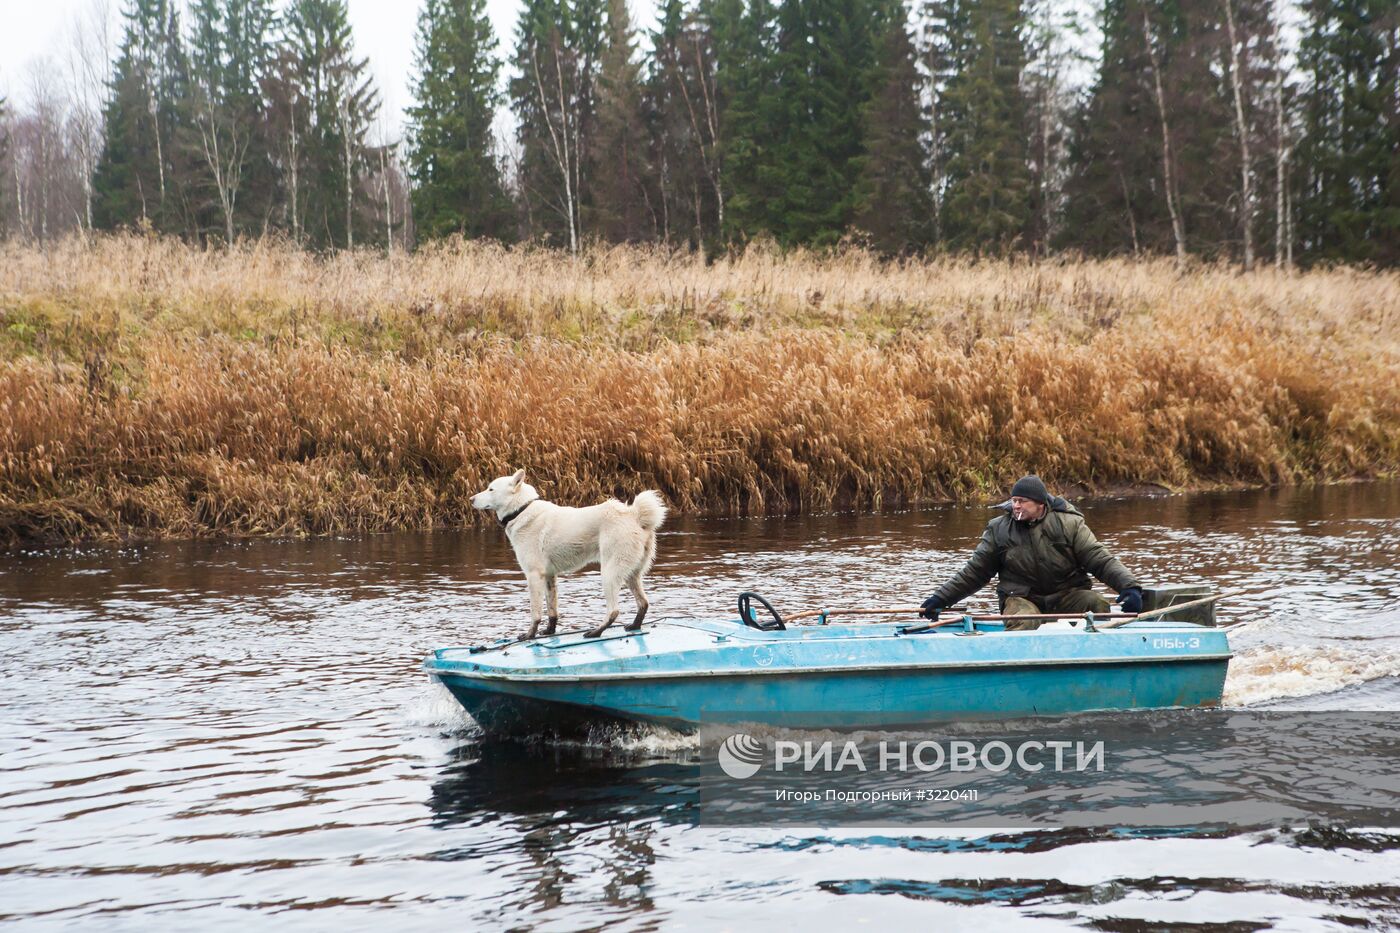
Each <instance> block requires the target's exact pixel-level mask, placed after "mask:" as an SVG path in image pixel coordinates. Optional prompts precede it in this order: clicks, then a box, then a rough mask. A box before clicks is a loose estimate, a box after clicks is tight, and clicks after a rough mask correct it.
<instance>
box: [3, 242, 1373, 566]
mask: <svg viewBox="0 0 1400 933" xmlns="http://www.w3.org/2000/svg"><path fill="white" fill-rule="evenodd" d="M1398 334H1400V277H1397V276H1396V275H1395V274H1393V273H1372V272H1365V271H1360V270H1355V269H1330V270H1319V271H1314V272H1308V273H1301V274H1300V273H1283V272H1276V271H1272V270H1268V271H1261V272H1258V273H1255V274H1252V275H1248V276H1245V275H1240V274H1238V273H1237V272H1234V271H1231V270H1228V269H1225V268H1218V267H1210V266H1202V267H1196V268H1192V269H1189V270H1186V271H1184V272H1183V271H1179V270H1177V269H1176V267H1174V266H1173V265H1171V264H1169V263H1166V262H1157V261H1142V262H1130V261H1106V262H1070V261H1060V262H1049V263H1038V264H1035V263H1026V262H971V261H961V260H943V259H939V260H929V261H920V262H904V263H897V264H886V263H881V262H879V261H878V260H877V259H876V258H874V257H872V256H870V255H868V254H865V253H862V252H858V251H848V252H842V253H837V254H832V255H816V254H805V253H798V254H790V255H780V254H778V253H777V252H775V251H772V250H768V249H763V248H755V249H751V250H749V251H748V252H746V253H743V254H740V255H736V256H733V257H729V258H724V259H720V260H718V261H714V262H711V263H708V264H707V263H706V262H704V261H703V260H702V259H700V258H698V257H695V256H692V255H688V254H675V253H668V252H664V251H659V250H647V249H620V248H619V249H601V248H600V249H595V250H593V251H591V252H588V253H586V254H585V255H583V256H581V257H578V258H574V257H570V256H567V255H562V254H559V253H554V252H547V251H539V250H505V249H502V248H499V247H492V246H484V245H480V244H469V243H451V244H447V245H444V246H441V247H436V248H431V249H427V250H423V251H421V252H419V253H416V254H414V255H412V256H402V255H396V256H393V257H387V258H386V257H384V256H383V255H374V254H369V253H354V254H340V255H336V256H330V257H315V256H312V255H309V254H306V253H304V252H301V251H298V250H296V249H293V248H290V247H288V246H286V245H279V244H271V243H260V244H252V245H246V246H241V247H238V248H236V249H234V250H231V251H204V250H200V249H197V248H192V247H188V246H185V245H182V244H179V243H177V242H173V241H169V240H160V239H143V238H139V237H111V238H100V239H96V240H94V241H91V242H87V243H84V242H82V241H78V240H72V241H67V242H64V243H62V244H59V245H57V246H54V247H51V248H49V249H47V250H42V251H41V250H38V249H34V248H31V247H26V246H22V245H17V244H8V245H5V246H3V247H0V543H4V544H8V545H15V544H20V543H26V542H31V541H69V540H77V539H81V538H88V537H110V538H124V537H130V536H168V535H174V536H189V535H203V534H234V535H257V534H297V533H324V532H335V531H351V530H353V531H368V530H380V529H394V528H430V527H440V526H453V525H460V524H462V523H465V522H469V521H473V520H475V518H474V516H472V515H471V510H470V507H469V503H468V499H469V497H470V495H471V494H472V493H474V492H476V491H477V490H479V489H480V488H482V486H483V485H484V483H485V482H486V481H487V480H489V479H490V478H491V477H494V476H497V475H500V474H502V473H505V472H508V471H509V470H510V469H513V468H514V467H516V466H525V467H526V468H527V469H528V470H529V471H530V473H531V476H532V481H533V482H534V483H535V484H536V485H537V486H539V487H540V488H541V490H542V491H543V492H544V493H545V494H546V495H547V496H549V497H550V498H552V499H555V500H557V501H561V502H569V503H576V504H584V503H588V502H593V501H597V500H598V499H599V498H601V497H603V496H607V495H619V496H630V495H631V494H632V493H635V492H636V491H637V490H640V489H642V488H646V487H655V488H658V489H660V490H661V491H662V493H663V494H664V495H665V496H666V498H667V500H668V501H669V502H670V504H671V505H672V506H673V507H675V508H678V509H681V510H683V511H711V512H713V511H728V512H759V511H776V510H820V509H829V508H835V507H853V508H863V509H871V508H886V507H892V506H900V505H905V504H911V503H920V502H933V501H946V500H950V499H953V500H960V499H973V498H977V497H983V496H988V495H992V494H994V493H995V491H997V490H999V489H1001V488H1004V486H1005V485H1006V484H1007V483H1009V482H1010V481H1012V480H1014V479H1015V478H1016V477H1017V476H1019V475H1020V474H1021V473H1023V472H1026V471H1030V470H1034V471H1037V472H1039V473H1041V474H1042V475H1043V476H1045V477H1046V478H1047V481H1048V482H1050V483H1051V485H1052V487H1054V486H1059V487H1061V488H1067V487H1071V486H1073V487H1076V488H1080V489H1089V490H1096V489H1106V488H1117V487H1122V486H1131V485H1139V484H1147V483H1151V484H1158V485H1162V486H1166V487H1169V488H1174V489H1179V488H1190V487H1196V486H1201V485H1210V484H1218V483H1229V484H1238V483H1244V484H1271V483H1290V482H1298V481H1310V480H1333V479H1341V478H1348V477H1354V476H1371V475H1379V474H1393V473H1394V472H1396V471H1397V468H1398V467H1400V379H1397V377H1396V373H1397V372H1400V340H1397V335H1398Z"/></svg>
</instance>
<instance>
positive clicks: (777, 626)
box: [739, 593, 787, 632]
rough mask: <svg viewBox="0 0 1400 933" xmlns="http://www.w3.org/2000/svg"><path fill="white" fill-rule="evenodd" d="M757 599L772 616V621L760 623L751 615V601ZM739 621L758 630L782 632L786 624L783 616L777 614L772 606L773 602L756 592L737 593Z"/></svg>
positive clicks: (785, 628)
mask: <svg viewBox="0 0 1400 933" xmlns="http://www.w3.org/2000/svg"><path fill="white" fill-rule="evenodd" d="M754 600H758V602H760V603H761V604H762V605H763V608H764V609H767V610H768V613H769V614H770V615H771V616H772V617H773V621H772V622H768V623H760V622H759V621H758V619H756V618H754V615H753V601H754ZM739 621H740V622H743V623H744V624H745V625H747V626H749V627H750V628H756V629H758V630H759V631H760V632H784V631H787V625H786V624H784V622H783V617H782V616H780V615H778V610H776V609H774V608H773V604H772V603H770V602H769V601H768V600H766V599H764V598H763V597H762V596H759V595H758V594H757V593H740V594H739Z"/></svg>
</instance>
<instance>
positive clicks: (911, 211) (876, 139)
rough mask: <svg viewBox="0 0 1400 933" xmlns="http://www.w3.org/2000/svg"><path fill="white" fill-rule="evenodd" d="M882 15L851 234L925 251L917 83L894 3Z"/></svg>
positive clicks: (927, 208)
mask: <svg viewBox="0 0 1400 933" xmlns="http://www.w3.org/2000/svg"><path fill="white" fill-rule="evenodd" d="M891 7H892V8H891V9H890V10H889V11H888V12H887V14H886V20H885V26H884V33H885V35H884V41H883V44H882V46H881V49H880V53H879V57H878V65H877V67H876V69H875V71H874V73H873V75H872V88H873V93H872V96H871V99H870V101H869V102H868V103H867V104H866V106H865V112H864V130H865V154H864V155H863V156H861V157H860V159H859V160H858V162H859V168H860V176H859V182H858V184H857V187H856V214H855V219H854V223H855V226H856V228H857V229H859V230H862V231H864V232H865V233H867V234H869V236H870V239H871V245H873V246H874V247H875V248H876V249H878V250H880V251H881V252H883V253H889V254H898V253H907V252H911V251H915V250H919V249H922V248H924V247H925V246H927V245H928V244H929V242H930V240H931V238H932V233H933V203H932V193H933V179H932V174H931V172H930V171H929V154H928V152H927V151H926V150H925V148H924V143H923V133H924V129H925V127H926V126H927V125H928V114H927V112H926V108H925V107H924V105H923V103H922V102H921V100H920V93H921V91H922V89H923V85H924V81H923V77H922V76H921V75H920V74H919V71H918V68H917V66H916V64H915V60H916V56H917V52H916V51H915V49H914V43H913V41H912V40H911V38H910V36H909V29H908V25H907V23H906V22H905V19H904V9H903V5H902V3H900V2H899V0H895V2H894V3H892V4H891Z"/></svg>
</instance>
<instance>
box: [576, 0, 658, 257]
mask: <svg viewBox="0 0 1400 933" xmlns="http://www.w3.org/2000/svg"><path fill="white" fill-rule="evenodd" d="M607 13H608V32H607V47H606V49H605V50H604V52H603V58H602V64H601V70H600V74H599V76H598V85H597V87H598V90H597V110H598V115H597V127H596V133H595V140H594V144H593V146H592V147H591V152H590V156H591V160H590V161H591V165H590V170H589V172H588V174H589V176H590V177H591V178H592V179H593V191H592V203H593V209H592V212H591V214H592V216H591V218H590V219H588V220H587V223H586V225H587V227H588V228H589V229H592V230H596V231H597V233H598V235H599V236H601V237H602V238H603V239H604V240H607V241H608V242H610V243H635V242H640V241H642V240H647V239H651V238H652V237H653V236H654V234H655V224H654V222H653V220H652V216H651V211H650V209H649V206H648V198H647V190H646V185H647V181H648V178H649V175H650V172H651V167H650V165H649V159H648V139H647V132H646V125H645V121H644V115H643V112H642V88H641V66H640V65H639V64H637V63H636V62H635V61H634V60H633V58H634V46H633V38H632V22H631V17H630V15H629V14H628V12H627V3H626V0H608V4H607Z"/></svg>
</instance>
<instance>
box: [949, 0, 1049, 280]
mask: <svg viewBox="0 0 1400 933" xmlns="http://www.w3.org/2000/svg"><path fill="white" fill-rule="evenodd" d="M931 9H932V11H933V13H934V15H935V17H936V19H937V22H938V31H937V40H938V41H937V52H938V54H937V57H936V61H937V63H938V65H939V74H938V75H937V80H938V82H939V87H940V90H941V93H939V95H938V99H937V102H936V104H935V106H936V107H937V110H938V134H939V138H938V140H937V145H938V148H939V155H940V159H941V166H942V171H943V179H942V182H943V185H944V190H943V192H942V204H941V209H940V211H939V217H940V222H941V228H942V236H943V242H944V244H945V245H946V246H947V247H948V248H950V249H953V250H958V251H970V252H987V253H1004V252H1006V251H1008V250H1012V249H1016V248H1019V247H1021V246H1022V245H1023V242H1024V237H1025V233H1026V227H1027V224H1028V222H1029V220H1030V217H1031V185H1030V172H1029V169H1028V167H1027V145H1026V142H1027V141H1026V136H1025V125H1026V121H1025V102H1024V100H1023V98H1022V96H1021V89H1020V78H1021V70H1022V68H1023V67H1024V65H1025V60H1026V56H1025V50H1024V47H1023V45H1022V38H1021V29H1022V18H1021V5H1020V0H938V2H936V3H935V4H933V5H932V6H931Z"/></svg>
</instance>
